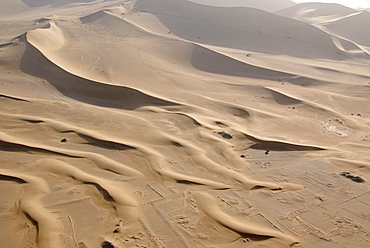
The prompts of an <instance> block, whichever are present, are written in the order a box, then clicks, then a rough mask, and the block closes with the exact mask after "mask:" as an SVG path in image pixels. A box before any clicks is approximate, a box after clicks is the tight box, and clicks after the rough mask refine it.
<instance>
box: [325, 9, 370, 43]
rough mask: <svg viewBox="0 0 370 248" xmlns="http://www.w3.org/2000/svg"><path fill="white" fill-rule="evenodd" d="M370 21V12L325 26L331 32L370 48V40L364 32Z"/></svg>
mask: <svg viewBox="0 0 370 248" xmlns="http://www.w3.org/2000/svg"><path fill="white" fill-rule="evenodd" d="M369 21H370V12H369V11H366V10H364V11H361V12H358V13H355V14H353V15H349V16H346V17H344V18H341V19H339V20H335V21H333V22H328V23H325V24H323V26H324V27H326V28H327V29H329V30H330V31H332V32H334V33H336V34H338V35H340V36H342V37H344V38H346V39H349V40H352V41H354V42H356V43H357V44H360V45H363V46H366V47H370V38H369V36H368V35H366V33H365V32H363V31H362V30H364V28H365V26H364V25H365V23H368V22H369Z"/></svg>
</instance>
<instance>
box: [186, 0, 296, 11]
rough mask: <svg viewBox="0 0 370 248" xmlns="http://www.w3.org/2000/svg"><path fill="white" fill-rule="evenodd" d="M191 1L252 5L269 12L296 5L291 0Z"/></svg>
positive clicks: (236, 5) (226, 4) (217, 4)
mask: <svg viewBox="0 0 370 248" xmlns="http://www.w3.org/2000/svg"><path fill="white" fill-rule="evenodd" d="M190 2H195V3H200V4H204V5H212V6H219V7H250V8H256V9H262V10H265V11H269V12H274V11H279V10H283V9H286V8H289V7H291V6H294V5H296V3H295V2H293V1H291V0H279V1H273V0H247V1H245V0H229V1H224V0H190Z"/></svg>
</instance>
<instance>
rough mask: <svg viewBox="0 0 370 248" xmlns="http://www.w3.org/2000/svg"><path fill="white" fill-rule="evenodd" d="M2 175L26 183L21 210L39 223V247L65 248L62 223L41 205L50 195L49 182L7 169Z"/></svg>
mask: <svg viewBox="0 0 370 248" xmlns="http://www.w3.org/2000/svg"><path fill="white" fill-rule="evenodd" d="M0 175H3V176H8V177H14V178H19V179H21V180H23V181H24V182H25V183H24V184H23V185H22V190H23V193H22V196H21V198H20V200H19V208H20V210H21V211H22V212H24V213H26V214H28V215H29V216H30V218H32V220H33V221H35V222H36V223H37V229H38V233H37V247H40V248H49V247H56V248H62V247H64V246H63V245H62V243H61V240H60V238H61V237H60V233H61V232H62V231H63V230H64V227H63V224H62V222H61V221H60V220H59V219H58V218H57V216H56V215H55V214H52V213H50V212H49V211H48V210H47V209H46V208H44V207H43V205H42V204H41V198H42V197H43V196H44V195H45V194H48V193H50V189H49V185H48V184H47V182H46V181H45V180H44V179H42V178H41V177H36V176H30V175H28V174H26V173H22V172H18V171H12V170H6V169H0Z"/></svg>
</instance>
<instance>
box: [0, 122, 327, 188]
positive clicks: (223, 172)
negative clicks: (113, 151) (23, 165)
mask: <svg viewBox="0 0 370 248" xmlns="http://www.w3.org/2000/svg"><path fill="white" fill-rule="evenodd" d="M7 116H8V117H9V116H10V117H12V118H17V119H20V120H32V121H36V122H45V123H46V124H47V125H48V126H50V127H52V128H53V129H56V130H58V131H60V132H65V131H73V132H76V133H77V134H79V135H85V136H88V137H93V138H94V139H97V140H101V141H104V142H111V143H113V144H118V145H124V146H128V147H131V148H133V149H135V150H136V151H138V152H139V153H140V154H142V155H143V156H144V157H147V159H148V160H149V161H150V166H151V168H152V169H154V171H156V172H157V173H158V174H160V175H161V176H163V177H165V178H167V179H171V180H174V181H177V182H179V183H186V182H191V183H194V184H201V185H206V186H208V187H210V188H213V189H228V188H239V187H240V185H239V184H241V185H243V187H245V188H246V189H248V190H253V189H260V188H267V189H272V190H283V189H285V190H299V189H301V188H302V186H300V185H296V184H277V183H272V182H263V181H258V180H253V179H251V178H248V177H247V176H244V175H242V174H240V173H239V172H237V171H234V170H231V169H229V168H227V167H224V166H223V165H221V164H219V163H216V162H214V161H212V160H210V159H209V158H208V157H207V156H205V155H204V153H205V152H204V151H203V149H201V148H198V147H195V146H194V145H191V144H190V143H188V142H184V141H183V140H179V139H176V138H175V137H171V136H168V135H166V134H162V137H163V138H162V139H165V140H167V142H168V144H172V143H173V142H176V143H177V144H179V145H181V146H182V149H183V150H184V151H185V152H186V153H187V154H188V155H189V156H190V157H191V158H192V160H193V161H194V163H195V164H197V165H198V166H202V167H203V168H205V169H207V170H208V171H209V172H211V173H214V174H218V175H220V176H221V177H223V178H225V180H229V182H228V184H224V183H219V182H215V181H212V180H208V179H204V178H201V177H195V176H188V175H185V174H182V173H178V172H175V171H173V170H172V169H171V168H170V167H169V166H168V165H167V164H168V163H167V162H166V160H165V157H164V156H163V155H162V154H160V153H159V152H157V151H155V150H154V149H151V148H149V147H148V146H144V145H143V144H140V143H137V142H132V141H129V140H121V139H119V138H116V137H113V136H108V135H102V134H100V133H99V132H97V131H94V132H93V131H89V130H86V129H84V128H79V127H78V126H75V125H71V124H67V123H61V122H59V121H54V120H51V119H44V118H35V117H31V116H16V115H7ZM249 138H250V139H252V140H253V139H254V140H256V141H257V144H258V143H260V145H259V146H261V142H262V147H263V144H267V143H269V145H268V146H269V147H273V146H272V145H271V143H274V142H271V141H270V142H267V141H262V140H257V139H255V138H251V137H249ZM0 140H2V141H4V142H9V143H12V144H19V145H23V146H26V147H31V148H36V149H43V150H45V151H49V152H55V153H58V154H63V155H67V156H71V157H84V158H86V159H89V160H91V161H93V162H95V163H96V164H97V165H98V166H99V167H101V168H103V169H108V170H110V171H113V172H116V173H119V174H121V175H126V176H133V177H142V176H144V174H143V173H141V172H139V171H137V170H134V169H132V168H129V167H127V166H125V165H123V164H121V163H117V162H116V161H113V160H111V159H109V158H106V157H104V156H103V155H100V154H96V153H90V152H82V151H71V150H67V149H63V148H56V147H49V146H46V145H41V144H37V145H36V144H31V143H29V142H27V141H21V140H19V141H18V142H17V143H16V142H15V140H14V139H13V140H12V139H11V138H10V136H8V135H5V134H1V133H0ZM10 140H12V141H11V142H10ZM265 142H267V143H265ZM277 144H278V147H280V146H282V147H284V146H287V145H289V146H292V147H297V148H299V149H303V150H310V149H313V150H316V149H318V150H320V149H321V148H316V147H308V148H306V149H305V147H304V146H300V145H296V144H289V143H281V144H280V145H279V142H278V143H277ZM297 148H296V149H297ZM299 149H298V150H299ZM293 150H294V149H293ZM230 179H231V180H230Z"/></svg>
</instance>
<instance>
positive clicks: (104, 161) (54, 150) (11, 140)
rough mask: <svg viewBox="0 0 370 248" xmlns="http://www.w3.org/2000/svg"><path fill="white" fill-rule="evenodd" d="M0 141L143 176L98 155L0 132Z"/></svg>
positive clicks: (123, 173)
mask: <svg viewBox="0 0 370 248" xmlns="http://www.w3.org/2000/svg"><path fill="white" fill-rule="evenodd" d="M0 141H3V142H5V143H9V144H15V145H21V146H25V147H30V148H35V149H41V150H44V151H48V152H52V153H57V154H63V155H67V156H70V157H77V158H86V159H89V160H91V161H93V162H94V163H96V164H97V165H98V166H99V167H100V168H102V169H106V170H110V171H113V172H116V173H118V174H120V175H126V176H133V177H137V176H139V177H140V176H143V174H142V173H140V172H139V171H137V170H135V169H132V168H130V167H128V166H126V165H123V164H121V163H118V162H116V161H114V160H112V159H110V158H107V157H105V156H104V155H101V154H98V153H92V152H83V151H73V150H68V149H63V148H57V147H52V146H47V145H43V144H36V143H35V142H33V141H26V140H22V139H19V138H16V137H11V136H9V135H7V134H4V133H2V132H0Z"/></svg>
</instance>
